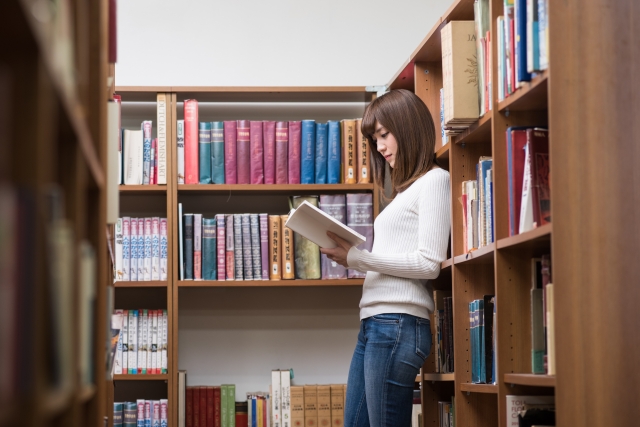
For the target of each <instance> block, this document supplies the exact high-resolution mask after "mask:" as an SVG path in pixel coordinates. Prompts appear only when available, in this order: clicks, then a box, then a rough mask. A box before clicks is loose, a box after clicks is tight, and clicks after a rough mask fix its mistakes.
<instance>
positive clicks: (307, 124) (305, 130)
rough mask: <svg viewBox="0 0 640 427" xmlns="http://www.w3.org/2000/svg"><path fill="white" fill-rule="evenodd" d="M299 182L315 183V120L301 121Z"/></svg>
mask: <svg viewBox="0 0 640 427" xmlns="http://www.w3.org/2000/svg"><path fill="white" fill-rule="evenodd" d="M300 154H301V159H300V168H301V169H300V183H301V184H314V183H315V159H316V122H315V120H303V121H302V146H301V150H300Z"/></svg>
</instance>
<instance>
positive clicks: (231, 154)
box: [224, 120, 238, 184]
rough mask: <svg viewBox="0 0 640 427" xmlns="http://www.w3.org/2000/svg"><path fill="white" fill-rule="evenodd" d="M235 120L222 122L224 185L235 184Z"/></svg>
mask: <svg viewBox="0 0 640 427" xmlns="http://www.w3.org/2000/svg"><path fill="white" fill-rule="evenodd" d="M236 126H237V123H236V121H235V120H230V121H225V122H224V183H225V184H237V183H238V173H237V169H236Z"/></svg>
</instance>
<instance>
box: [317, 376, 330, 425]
mask: <svg viewBox="0 0 640 427" xmlns="http://www.w3.org/2000/svg"><path fill="white" fill-rule="evenodd" d="M318 425H321V426H330V425H332V424H331V386H329V385H319V386H318Z"/></svg>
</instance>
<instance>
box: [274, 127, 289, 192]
mask: <svg viewBox="0 0 640 427" xmlns="http://www.w3.org/2000/svg"><path fill="white" fill-rule="evenodd" d="M288 145H289V126H288V123H287V122H276V184H287V183H288V182H289V179H288V177H287V174H288V173H287V150H288V148H287V146H288Z"/></svg>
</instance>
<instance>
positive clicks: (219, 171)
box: [211, 122, 224, 184]
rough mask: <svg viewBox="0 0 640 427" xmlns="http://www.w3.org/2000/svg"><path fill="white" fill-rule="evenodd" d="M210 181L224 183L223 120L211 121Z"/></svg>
mask: <svg viewBox="0 0 640 427" xmlns="http://www.w3.org/2000/svg"><path fill="white" fill-rule="evenodd" d="M211 182H212V183H214V184H224V122H211Z"/></svg>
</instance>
